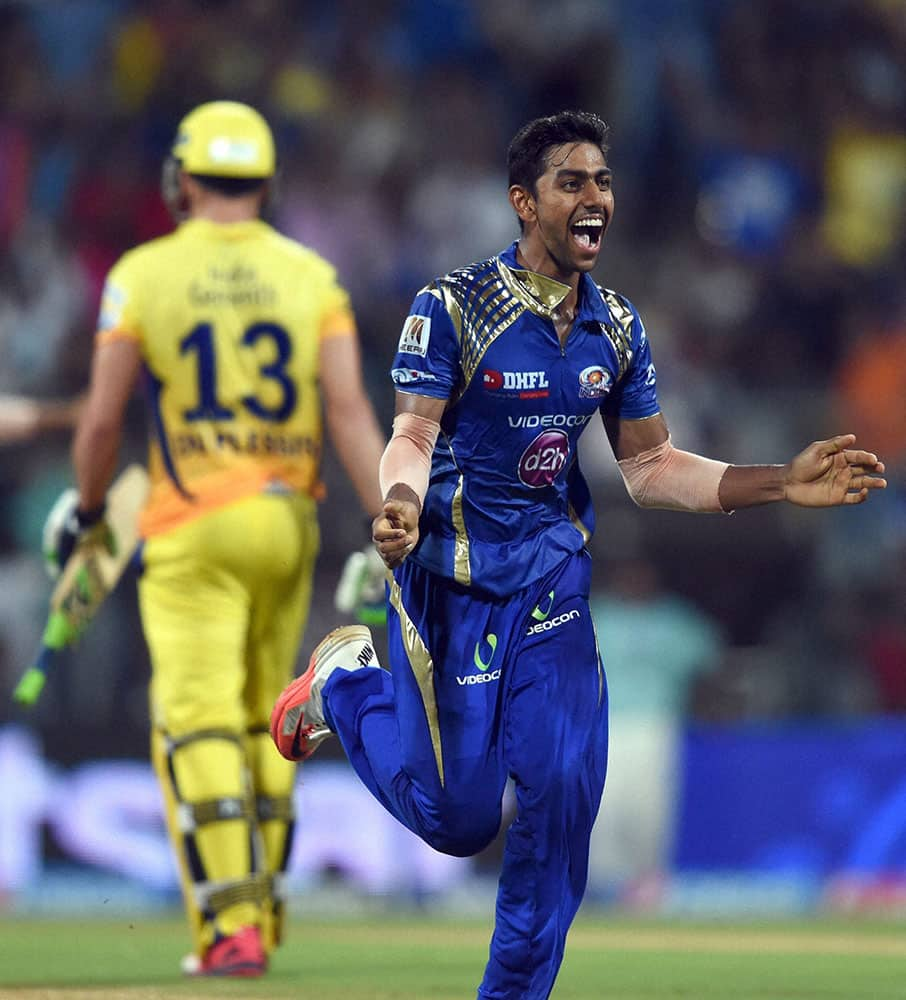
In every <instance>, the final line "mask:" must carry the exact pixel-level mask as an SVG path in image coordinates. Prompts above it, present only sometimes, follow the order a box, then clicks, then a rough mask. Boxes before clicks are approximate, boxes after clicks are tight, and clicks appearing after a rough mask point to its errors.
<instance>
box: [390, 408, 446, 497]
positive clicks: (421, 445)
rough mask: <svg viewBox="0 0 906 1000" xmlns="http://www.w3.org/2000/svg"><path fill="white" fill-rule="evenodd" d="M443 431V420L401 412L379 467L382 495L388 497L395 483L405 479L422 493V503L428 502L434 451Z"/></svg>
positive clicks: (406, 484)
mask: <svg viewBox="0 0 906 1000" xmlns="http://www.w3.org/2000/svg"><path fill="white" fill-rule="evenodd" d="M439 433H440V424H439V423H438V422H437V421H436V420H431V419H429V418H428V417H420V416H419V415H418V414H416V413H398V414H397V415H396V417H394V420H393V434H392V435H391V437H390V440H389V441H388V442H387V447H386V448H385V449H384V454H383V455H382V456H381V464H380V468H379V470H378V472H379V477H380V483H381V496H383V497H386V496H387V493H388V492H389V490H390V487H391V486H395V485H396V484H397V483H402V484H403V485H405V486H408V487H409V488H410V489H411V490H412V491H413V492H414V493H415V494H416V495H417V496H418V502H419V506H421V505H422V504H423V503H424V502H425V494H426V493H427V492H428V479H429V478H430V476H431V455H432V454H433V453H434V443H435V441H437V435H438V434H439Z"/></svg>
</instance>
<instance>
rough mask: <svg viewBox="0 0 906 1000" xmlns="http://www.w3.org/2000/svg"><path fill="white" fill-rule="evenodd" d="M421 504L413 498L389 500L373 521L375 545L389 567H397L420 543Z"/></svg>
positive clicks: (372, 529) (372, 532) (372, 533)
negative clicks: (412, 499) (419, 516)
mask: <svg viewBox="0 0 906 1000" xmlns="http://www.w3.org/2000/svg"><path fill="white" fill-rule="evenodd" d="M419 513H420V509H419V505H418V504H417V503H414V502H413V501H411V500H400V499H394V500H387V501H386V502H385V503H384V509H383V510H382V511H381V513H380V514H378V516H377V517H376V518H375V519H374V521H372V524H371V535H372V538H373V540H374V547H375V548H376V549H377V551H378V555H380V557H381V559H383V560H384V565H385V566H386V567H387V568H388V569H396V567H397V566H399V565H400V564H401V563H402V562H403V560H404V559H405V558H406V556H408V555H409V553H410V552H411V551H412V550H413V549H414V548H415V546H416V544H417V543H418V515H419Z"/></svg>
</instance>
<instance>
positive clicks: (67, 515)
mask: <svg viewBox="0 0 906 1000" xmlns="http://www.w3.org/2000/svg"><path fill="white" fill-rule="evenodd" d="M104 509H105V508H104V505H103V504H101V506H100V507H96V508H95V509H94V510H80V509H79V494H78V492H77V491H76V490H74V489H72V488H71V487H70V488H69V489H66V490H64V491H63V492H62V493H61V494H60V496H59V497H57V501H56V503H55V504H54V505H53V507H51V509H50V513H49V514H48V515H47V520H46V521H45V522H44V531H43V533H42V537H41V548H42V550H43V553H44V567H45V569H46V570H47V573H48V575H49V576H50V578H51V579H52V580H55V579H56V578H57V577H58V576H59V575H60V574H61V573H62V572H63V569H64V567H65V566H66V563H67V562H69V557H70V556H71V555H72V553H73V552H74V551H75V550H76V547H77V546H78V545H80V544H81V543H82V542H83V541H85V540H86V539H88V538H89V537H90V538H97V539H98V540H99V541H101V543H102V544H103V545H104V546H105V547H106V548H107V549H108V551H110V552H113V551H114V549H115V542H114V539H113V533H112V532H111V531H110V528H109V527H108V525H107V523H106V521H104Z"/></svg>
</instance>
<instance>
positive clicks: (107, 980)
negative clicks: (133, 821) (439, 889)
mask: <svg viewBox="0 0 906 1000" xmlns="http://www.w3.org/2000/svg"><path fill="white" fill-rule="evenodd" d="M488 933H489V925H488V924H487V923H482V922H476V921H471V922H469V921H450V920H447V919H445V918H440V917H430V916H426V917H425V918H423V919H417V920H416V919H412V918H406V919H403V918H399V917H387V918H382V919H374V918H370V919H368V920H358V919H344V920H340V919H330V920H315V921H312V922H310V923H308V924H306V923H305V921H304V918H302V917H299V916H297V917H296V919H295V920H294V921H293V925H292V928H291V939H290V940H289V941H288V942H287V943H286V945H285V946H284V947H283V948H282V949H281V950H280V951H279V952H278V954H277V955H276V957H275V958H274V961H273V963H272V967H271V971H270V972H269V973H268V975H267V976H266V977H264V978H262V979H259V980H249V981H241V980H202V981H199V980H187V979H184V978H182V977H181V976H180V974H179V971H178V961H179V957H180V955H181V954H182V952H183V950H184V949H185V942H186V934H185V930H184V928H183V925H182V922H181V920H180V919H178V918H176V917H174V918H173V919H172V920H167V921H161V920H144V919H135V920H130V919H128V918H125V919H123V920H118V921H111V920H106V921H103V922H102V921H97V920H91V919H86V920H84V921H82V922H77V921H73V920H68V921H65V922H64V921H60V920H34V919H29V920H25V919H22V920H18V919H14V918H6V919H0V998H3V1000H6V998H8V997H23V998H26V997H27V998H32V1000H58V998H65V1000H94V998H105V1000H106V998H113V997H123V998H127V1000H163V998H169V997H178V998H182V997H224V998H231V997H236V998H243V997H248V998H256V997H266V998H268V1000H299V998H300V997H310V998H313V1000H472V998H474V996H475V988H476V986H477V983H478V980H479V979H480V976H481V971H482V968H483V965H484V960H485V956H486V954H487V942H488ZM553 996H554V998H556V1000H605V998H613V1000H663V998H678V997H686V998H691V1000H769V998H770V1000H816V998H823V997H836V998H839V1000H861V998H864V1000H883V998H886V997H891V998H894V997H897V998H902V997H906V928H904V927H902V926H900V925H897V924H894V923H891V922H883V923H882V922H866V921H852V922H844V921H841V920H835V921H813V922H803V923H795V924H794V923H788V922H784V923H765V924H760V923H759V924H752V923H750V924H739V923H736V924H731V923H727V922H713V923H695V924H692V923H688V922H683V923H681V922H667V921H660V920H658V921H653V920H652V921H630V920H625V919H617V918H614V919H597V918H596V919H591V918H586V919H583V918H581V917H580V919H579V920H577V922H576V924H575V925H574V927H573V930H572V932H571V934H570V939H569V944H568V947H567V954H566V960H565V962H564V964H563V969H562V971H561V974H560V978H559V980H558V983H557V986H556V988H555V990H554V993H553Z"/></svg>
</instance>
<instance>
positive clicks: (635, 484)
mask: <svg viewBox="0 0 906 1000" xmlns="http://www.w3.org/2000/svg"><path fill="white" fill-rule="evenodd" d="M617 465H619V467H620V473H621V475H622V476H623V482H624V483H625V484H626V489H627V491H628V493H629V495H630V496H631V497H632V499H633V500H634V501H635V502H636V503H637V504H638V505H639V506H640V507H660V508H663V509H665V510H691V511H699V512H703V513H705V512H706V513H718V512H722V513H728V512H727V511H724V509H723V507H721V505H720V496H719V490H720V481H721V479H723V475H724V473H725V472H726V471H727V469H728V468H729V465H728V464H727V463H726V462H715V461H714V460H713V459H711V458H703V457H702V456H701V455H693V454H692V453H691V452H688V451H679V450H678V449H677V448H674V447H673V444H672V442H671V440H670V438H669V437H668V438H667V440H666V441H664V442H663V443H662V444H659V445H657V447H655V448H649V449H648V450H647V451H643V452H641V453H639V454H638V455H635V456H634V457H632V458H624V459H623V460H622V461H621V462H618V463H617Z"/></svg>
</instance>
